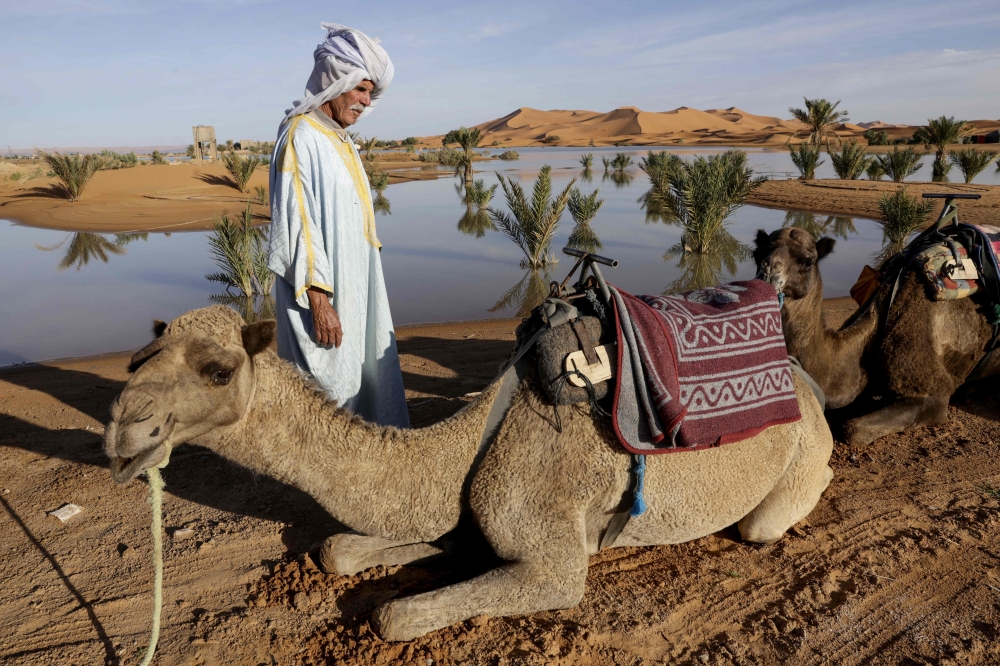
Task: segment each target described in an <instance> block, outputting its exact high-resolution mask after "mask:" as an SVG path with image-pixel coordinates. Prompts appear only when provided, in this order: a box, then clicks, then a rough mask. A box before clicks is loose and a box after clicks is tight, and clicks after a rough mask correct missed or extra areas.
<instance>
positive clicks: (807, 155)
mask: <svg viewBox="0 0 1000 666" xmlns="http://www.w3.org/2000/svg"><path fill="white" fill-rule="evenodd" d="M789 150H790V151H791V153H792V163H793V164H794V165H795V166H796V167H797V168H798V170H799V173H800V174H802V180H812V179H813V178H815V177H816V167H818V166H819V165H820V164H823V162H820V160H819V146H815V145H812V144H808V143H805V142H802V143H800V144H799V147H798V148H789Z"/></svg>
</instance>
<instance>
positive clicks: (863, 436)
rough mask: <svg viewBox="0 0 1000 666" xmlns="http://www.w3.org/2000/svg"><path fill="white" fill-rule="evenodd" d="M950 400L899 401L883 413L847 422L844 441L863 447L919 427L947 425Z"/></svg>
mask: <svg viewBox="0 0 1000 666" xmlns="http://www.w3.org/2000/svg"><path fill="white" fill-rule="evenodd" d="M950 398H951V395H950V394H938V395H930V396H927V397H926V398H898V399H896V400H893V401H892V402H891V403H890V404H888V405H886V406H885V407H883V408H882V409H878V410H876V411H873V412H869V413H868V414H865V415H864V416H859V417H857V418H853V419H849V420H848V421H846V422H845V423H844V439H845V441H846V442H847V443H848V444H850V445H852V446H854V445H864V444H870V443H872V442H874V441H875V440H876V439H878V438H879V437H884V436H886V435H892V434H895V433H897V432H902V431H904V430H908V429H909V428H913V427H916V426H925V425H937V424H939V423H944V422H945V421H947V420H948V401H949V400H950Z"/></svg>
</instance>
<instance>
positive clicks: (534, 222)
mask: <svg viewBox="0 0 1000 666" xmlns="http://www.w3.org/2000/svg"><path fill="white" fill-rule="evenodd" d="M551 172H552V167H551V166H549V165H548V164H546V165H545V166H543V167H542V169H541V171H540V172H539V174H538V178H537V179H536V180H535V186H534V188H533V191H532V193H531V201H530V202H529V201H528V199H527V198H526V197H525V195H524V190H523V189H522V188H521V185H520V183H517V182H515V181H514V180H513V179H512V178H505V177H504V176H503V175H501V174H499V173H498V174H497V179H498V180H499V181H500V186H501V187H503V193H504V196H505V197H506V199H507V207H508V208H509V209H510V213H505V212H504V211H501V210H496V209H494V208H489V209H488V210H489V213H490V216H491V217H492V218H493V221H494V222H495V223H496V225H497V227H499V229H500V231H501V232H503V234H504V235H505V236H507V237H508V238H510V239H511V240H512V241H514V242H515V243H516V244H517V246H518V247H520V248H521V251H522V252H524V257H525V258H524V259H523V260H522V261H521V267H522V268H545V267H546V266H549V265H551V264H555V263H558V262H559V260H558V259H557V258H556V257H554V256H552V255H550V254H549V249H550V248H551V246H552V238H553V236H554V235H555V232H556V228H557V227H558V226H559V218H560V217H562V214H563V210H565V208H566V204H567V202H568V201H569V195H570V191H571V190H572V189H573V184H574V183H575V182H576V178H574V179H573V180H571V181H570V182H569V185H567V186H566V189H565V190H563V191H562V192H561V193H560V194H559V195H558V196H556V198H555V199H552V176H551Z"/></svg>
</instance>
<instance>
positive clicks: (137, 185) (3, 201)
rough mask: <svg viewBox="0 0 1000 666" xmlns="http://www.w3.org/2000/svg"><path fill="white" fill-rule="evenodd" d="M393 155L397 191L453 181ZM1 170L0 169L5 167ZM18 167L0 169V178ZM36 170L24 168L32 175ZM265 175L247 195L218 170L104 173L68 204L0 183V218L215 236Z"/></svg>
mask: <svg viewBox="0 0 1000 666" xmlns="http://www.w3.org/2000/svg"><path fill="white" fill-rule="evenodd" d="M405 155H406V154H405V153H396V154H394V155H393V156H392V161H386V162H384V163H380V168H382V169H383V170H384V171H386V172H387V173H388V174H389V182H390V184H392V183H399V182H406V181H412V180H425V179H428V178H439V177H441V176H444V175H450V174H451V173H452V171H451V170H447V169H445V170H442V169H438V168H436V167H435V166H433V165H425V164H424V163H422V162H418V161H417V160H416V158H415V157H414V158H412V159H406V158H405ZM3 164H4V163H0V167H2V166H3ZM15 168H16V167H10V166H7V167H3V168H0V176H2V175H4V174H6V173H10V172H13V171H14V170H15ZM35 168H36V167H34V166H26V167H24V168H23V171H24V172H26V173H31V172H32V171H33V170H34V169H35ZM267 181H268V171H267V168H266V167H261V168H259V169H257V171H256V172H255V173H254V174H253V176H252V177H251V178H250V182H249V184H248V185H247V193H241V192H240V191H239V190H237V189H236V188H235V187H234V186H233V185H232V184H231V182H230V180H229V175H228V173H227V172H226V170H225V167H223V166H222V165H221V164H193V163H190V162H181V163H177V164H175V165H148V166H138V167H133V168H131V169H117V170H114V171H99V172H97V173H96V174H95V175H94V177H93V179H92V180H91V181H90V182H89V183H88V184H87V186H86V188H85V189H84V191H83V196H82V197H81V199H80V201H73V202H71V201H68V200H66V199H65V198H63V196H62V194H61V193H60V192H59V190H57V188H56V179H54V178H47V177H37V178H32V179H30V180H18V181H14V180H10V179H9V177H8V179H6V180H4V179H3V178H0V218H3V219H8V220H14V221H16V222H19V223H21V224H25V225H28V226H34V227H44V228H46V229H62V230H67V231H97V232H108V233H122V232H126V231H136V232H139V231H191V230H204V229H211V228H212V224H213V221H214V219H215V217H216V216H218V215H220V214H223V213H228V214H234V213H242V212H243V210H244V209H245V207H246V202H247V199H250V198H254V197H255V196H256V195H255V194H254V188H255V187H257V186H263V187H265V188H266V187H267V186H268V182H267ZM254 215H255V216H256V217H257V219H259V220H260V221H261V222H262V223H264V222H267V221H268V220H269V219H270V210H269V208H268V206H266V205H255V206H254Z"/></svg>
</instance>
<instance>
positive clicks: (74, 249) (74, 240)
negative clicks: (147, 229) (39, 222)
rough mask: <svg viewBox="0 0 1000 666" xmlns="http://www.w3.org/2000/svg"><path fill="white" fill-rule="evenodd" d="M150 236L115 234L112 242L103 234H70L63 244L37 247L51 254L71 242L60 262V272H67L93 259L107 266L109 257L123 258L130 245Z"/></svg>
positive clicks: (79, 267) (77, 268) (81, 266)
mask: <svg viewBox="0 0 1000 666" xmlns="http://www.w3.org/2000/svg"><path fill="white" fill-rule="evenodd" d="M148 236H149V234H114V240H111V239H110V238H108V237H106V236H105V235H103V234H95V233H89V232H80V233H75V234H70V235H69V236H67V237H66V238H64V239H63V241H62V242H61V243H59V244H57V245H53V246H52V247H42V246H41V245H37V244H36V245H35V247H37V248H38V249H39V250H42V251H44V252H51V251H53V250H57V249H59V248H60V247H62V246H63V245H65V244H66V241H69V246H68V247H67V248H66V256H64V257H63V259H62V261H60V262H59V270H60V271H62V270H65V269H67V268H69V267H70V266H73V265H76V270H80V269H81V268H83V267H84V266H86V265H87V264H89V263H90V260H91V259H99V260H101V261H102V262H103V263H105V264H106V263H108V259H109V258H110V257H109V255H116V256H121V255H123V254H125V248H126V246H128V245H129V243H133V242H135V241H137V240H143V241H144V240H146V239H147V237H148Z"/></svg>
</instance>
